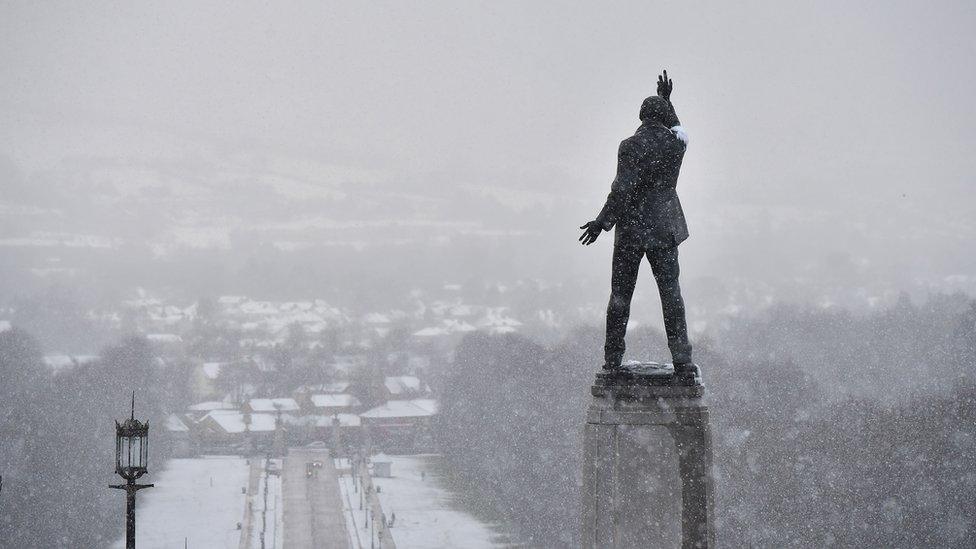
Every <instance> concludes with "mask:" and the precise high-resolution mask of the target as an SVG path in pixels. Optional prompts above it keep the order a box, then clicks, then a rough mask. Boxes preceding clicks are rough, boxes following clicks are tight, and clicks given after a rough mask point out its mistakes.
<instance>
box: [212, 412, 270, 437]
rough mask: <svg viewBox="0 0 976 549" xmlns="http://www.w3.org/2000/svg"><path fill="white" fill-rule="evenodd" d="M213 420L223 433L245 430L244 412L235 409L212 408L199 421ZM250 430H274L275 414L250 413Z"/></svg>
mask: <svg viewBox="0 0 976 549" xmlns="http://www.w3.org/2000/svg"><path fill="white" fill-rule="evenodd" d="M208 420H209V421H213V422H214V423H216V424H217V426H218V427H220V429H221V430H223V431H224V432H225V433H243V432H244V431H245V427H246V426H245V424H244V414H243V413H241V412H239V411H237V410H214V411H212V412H210V413H209V414H207V415H206V416H204V417H203V419H201V420H200V421H201V422H206V421H208ZM249 430H250V431H252V432H256V433H257V432H268V431H274V430H275V414H251V425H250V428H249Z"/></svg>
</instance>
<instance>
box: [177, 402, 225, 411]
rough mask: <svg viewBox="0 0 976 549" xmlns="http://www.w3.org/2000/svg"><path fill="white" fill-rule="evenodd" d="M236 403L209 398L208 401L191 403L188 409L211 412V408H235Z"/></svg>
mask: <svg viewBox="0 0 976 549" xmlns="http://www.w3.org/2000/svg"><path fill="white" fill-rule="evenodd" d="M233 409H234V405H233V404H230V403H228V402H221V401H219V400H208V401H206V402H198V403H196V404H191V405H189V406H187V410H192V411H194V412H209V411H211V410H233Z"/></svg>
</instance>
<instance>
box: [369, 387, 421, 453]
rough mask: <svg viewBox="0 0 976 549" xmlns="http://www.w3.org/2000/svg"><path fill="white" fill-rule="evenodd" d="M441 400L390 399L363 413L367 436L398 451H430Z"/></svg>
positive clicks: (382, 446)
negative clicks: (431, 437) (433, 426)
mask: <svg viewBox="0 0 976 549" xmlns="http://www.w3.org/2000/svg"><path fill="white" fill-rule="evenodd" d="M436 414H437V401H436V400H433V399H429V398H417V399H412V400H390V401H388V402H386V403H385V404H383V405H381V406H377V407H375V408H372V409H370V410H367V411H365V412H363V413H362V414H359V417H360V418H362V420H363V429H364V430H365V435H366V436H367V437H369V438H370V440H371V442H372V443H373V444H374V445H376V447H378V448H382V449H385V450H388V451H396V452H411V451H418V450H420V451H427V450H430V448H429V444H428V441H429V438H430V427H431V421H432V419H433V417H434V416H435V415H436Z"/></svg>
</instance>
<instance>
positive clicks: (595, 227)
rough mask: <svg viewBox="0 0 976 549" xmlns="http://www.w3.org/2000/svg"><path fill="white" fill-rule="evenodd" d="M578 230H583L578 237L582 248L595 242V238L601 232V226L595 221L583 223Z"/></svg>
mask: <svg viewBox="0 0 976 549" xmlns="http://www.w3.org/2000/svg"><path fill="white" fill-rule="evenodd" d="M580 229H583V234H581V235H580V237H579V241H580V242H582V243H583V245H584V246H589V245H590V244H593V243H594V242H596V239H597V237H598V236H600V233H601V232H603V226H602V225H600V222H598V221H596V220H594V221H589V222H587V223H584V224H583V225H581V226H580Z"/></svg>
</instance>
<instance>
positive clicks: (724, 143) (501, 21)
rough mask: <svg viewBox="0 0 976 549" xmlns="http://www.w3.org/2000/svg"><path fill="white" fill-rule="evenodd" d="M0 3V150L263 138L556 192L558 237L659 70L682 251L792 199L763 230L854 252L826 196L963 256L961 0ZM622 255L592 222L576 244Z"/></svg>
mask: <svg viewBox="0 0 976 549" xmlns="http://www.w3.org/2000/svg"><path fill="white" fill-rule="evenodd" d="M204 4H206V5H204ZM787 4H789V5H787ZM0 12H2V16H0V159H3V160H4V161H5V162H7V163H8V164H12V165H14V166H16V170H19V171H20V172H21V173H27V174H29V173H31V172H32V171H34V170H41V169H46V168H48V167H50V166H52V165H56V164H58V163H59V162H62V161H63V160H64V159H66V158H89V157H91V158H112V159H116V160H118V159H140V160H146V159H163V160H167V161H174V162H178V163H183V164H184V165H185V166H186V169H187V170H192V169H193V166H194V165H195V164H194V163H195V162H198V161H200V159H201V158H202V159H207V158H214V157H231V158H235V157H236V158H242V157H243V158H262V157H264V156H267V155H272V156H275V157H276V158H287V159H290V160H289V161H291V162H294V163H295V164H296V165H300V164H302V163H313V164H314V166H315V168H314V171H315V173H316V174H317V176H316V177H319V178H321V179H322V180H323V181H326V180H330V179H336V178H338V179H343V180H348V181H369V182H371V183H373V184H375V185H380V188H382V189H388V190H389V192H391V193H395V192H397V191H398V190H399V189H400V188H402V187H404V186H411V185H413V186H421V187H423V186H428V187H430V188H432V189H434V191H433V192H436V189H437V188H438V187H439V186H442V185H453V184H457V182H459V181H464V182H466V183H467V184H476V185H484V186H488V187H492V188H512V189H517V190H518V191H519V192H521V193H524V194H520V195H518V196H524V197H525V199H526V200H530V201H540V202H542V203H546V202H548V203H549V204H550V206H551V205H552V204H556V205H557V207H558V208H559V209H560V210H561V211H560V212H558V214H557V217H558V218H559V219H560V220H563V219H564V220H565V226H563V225H562V224H561V225H560V226H559V227H558V228H557V227H553V228H552V230H553V232H554V233H555V235H554V236H555V239H556V240H559V241H560V242H562V241H563V240H562V239H565V242H566V244H565V245H566V246H569V245H571V244H575V238H576V232H577V231H576V229H575V226H573V225H571V222H572V223H576V224H578V223H582V222H584V221H586V220H588V219H590V218H591V217H593V216H594V215H595V214H596V213H597V212H598V211H599V208H600V206H601V205H602V201H603V199H604V197H605V195H606V192H607V189H608V186H609V182H610V180H611V179H612V176H613V171H614V165H615V157H614V156H615V151H616V148H617V144H618V142H619V140H620V139H622V138H624V137H626V136H628V135H630V134H631V133H632V132H633V130H634V128H635V127H636V125H637V122H638V121H637V111H638V107H639V105H640V102H641V100H642V99H643V98H644V97H645V96H647V95H650V94H653V93H654V82H655V79H656V75H657V73H658V72H659V70H660V69H661V68H667V69H668V70H669V73H670V74H671V75H672V77H673V79H674V81H675V91H674V95H673V100H674V102H675V104H676V107H677V109H678V113H679V115H680V116H681V119H682V122H683V125H684V126H685V127H686V128H687V129H688V132H689V134H690V137H691V146H690V149H689V152H688V154H687V155H686V157H685V164H684V167H683V170H682V175H681V179H680V181H679V194H680V195H681V197H682V200H683V202H684V205H685V210H686V212H688V217H689V225H690V227H691V233H692V239H691V240H690V241H689V244H687V245H686V246H685V247H683V250H686V249H687V250H688V252H689V253H691V254H712V253H713V252H715V251H716V250H717V249H719V248H721V247H722V245H723V244H722V243H721V242H720V240H721V234H722V232H723V226H724V225H725V224H727V223H734V222H735V220H737V219H738V220H740V221H741V220H742V219H743V218H744V219H749V218H750V216H755V215H767V213H768V212H770V211H778V212H780V213H779V214H778V215H779V218H778V219H773V220H772V224H771V225H768V226H766V225H763V226H765V227H767V230H768V231H769V232H774V233H782V229H781V227H780V224H789V223H791V222H793V221H796V222H800V223H804V224H805V225H804V227H803V229H802V230H801V231H799V232H797V233H796V235H799V236H796V238H804V239H805V240H804V241H803V242H802V243H799V245H801V246H805V245H815V244H816V242H815V241H816V240H817V239H818V237H820V236H825V237H826V238H828V239H830V240H831V241H832V243H831V246H834V247H835V248H837V249H839V250H841V251H848V252H849V251H851V250H847V249H845V246H846V245H847V244H846V243H845V239H843V238H841V237H839V236H838V233H837V232H836V227H832V228H828V227H822V226H819V225H818V223H831V224H832V225H835V223H833V221H830V220H824V219H823V218H818V217H817V216H816V215H814V216H813V217H811V218H810V219H805V220H801V219H800V218H799V217H796V215H795V212H798V211H799V212H808V213H809V212H817V211H826V212H833V213H834V214H839V215H840V216H841V218H842V219H847V220H849V221H850V222H851V224H852V225H851V226H852V227H854V228H857V227H862V225H863V224H865V223H866V224H868V225H871V226H875V227H883V230H884V231H889V232H891V234H892V238H893V239H894V241H896V244H893V249H901V250H903V251H905V252H906V253H908V254H917V255H919V257H921V258H922V259H923V260H924V255H925V253H926V252H925V250H926V247H928V246H943V249H942V251H943V252H944V253H945V254H948V255H956V256H960V255H961V256H966V257H971V256H972V254H971V251H969V250H967V249H966V247H965V246H964V243H966V242H971V240H972V238H973V237H974V236H976V230H974V228H973V216H972V214H973V213H974V209H976V199H974V198H973V191H972V180H973V173H974V168H976V157H974V155H973V154H972V152H971V150H972V146H973V144H974V143H976V130H974V126H973V124H974V122H976V109H974V108H973V103H972V92H973V91H974V90H976V85H974V84H976V64H974V63H973V59H974V57H976V39H974V38H973V32H972V29H973V28H976V4H973V3H971V2H938V3H928V2H916V3H905V2H873V3H868V2H858V3H857V5H856V6H854V5H852V4H851V3H848V2H812V3H803V4H798V3H792V2H791V3H779V2H742V3H724V2H722V3H719V2H716V3H664V2H658V3H649V2H633V3H624V2H620V3H616V2H614V3H589V4H585V5H584V4H580V3H571V4H557V3H542V2H511V3H497V2H490V3H487V2H486V3H467V2H465V3H458V2H424V3H414V2H411V3H400V2H397V3H368V4H367V3H360V2H348V3H331V2H329V3H322V2H307V3H277V2H275V3H244V2H227V3H216V2H208V3H201V2H165V3H148V2H117V3H97V2H83V3H82V2H62V3H54V2H51V3H38V2H17V3H11V2H7V3H4V5H3V7H2V8H0ZM51 184H56V182H55V183H51ZM0 185H3V183H2V182H0ZM767 208H771V209H772V210H767ZM563 210H564V211H563ZM757 212H758V213H757ZM769 215H773V214H769ZM794 218H795V219H794ZM818 219H819V221H818ZM859 223H860V224H861V225H859ZM862 228H863V227H862ZM869 228H870V227H869ZM832 230H834V232H831V231H832ZM788 234H789V235H791V236H787V237H785V238H788V239H789V238H794V236H795V235H794V233H788ZM840 234H841V235H842V234H843V232H841V233H840ZM916 237H917V238H916ZM780 244H782V243H780ZM787 244H789V243H787ZM560 245H562V244H560ZM759 245H765V244H762V243H760V244H759ZM905 246H912V247H913V248H911V249H910V250H905V248H904V247H905ZM946 247H948V248H946ZM608 256H609V246H608V244H607V243H605V242H604V243H603V247H602V248H601V251H600V252H595V253H592V254H590V255H589V256H587V255H585V254H582V255H580V261H585V262H588V261H595V262H597V263H599V264H600V265H604V263H605V261H606V260H607V258H608ZM604 270H605V269H604ZM942 274H945V275H949V274H953V272H945V273H942Z"/></svg>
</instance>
